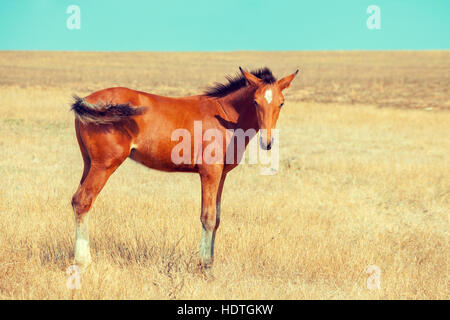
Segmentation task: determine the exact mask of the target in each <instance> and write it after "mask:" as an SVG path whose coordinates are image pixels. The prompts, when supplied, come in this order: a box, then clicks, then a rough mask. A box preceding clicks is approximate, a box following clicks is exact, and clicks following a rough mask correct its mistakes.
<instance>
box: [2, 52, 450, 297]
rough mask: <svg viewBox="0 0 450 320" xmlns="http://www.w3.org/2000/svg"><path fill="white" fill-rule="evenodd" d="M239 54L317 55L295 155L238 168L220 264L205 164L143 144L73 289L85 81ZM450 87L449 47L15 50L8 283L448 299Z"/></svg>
mask: <svg viewBox="0 0 450 320" xmlns="http://www.w3.org/2000/svg"><path fill="white" fill-rule="evenodd" d="M239 65H241V66H243V67H247V68H249V69H251V68H254V67H259V66H264V65H267V66H269V67H271V68H272V69H273V71H274V73H275V75H277V76H281V75H285V74H288V73H291V72H293V71H295V69H296V68H297V67H299V68H300V69H301V72H300V77H299V78H298V79H296V80H295V81H294V82H293V86H292V87H291V88H290V89H288V93H287V94H286V105H285V107H284V109H283V111H282V113H281V116H280V120H279V122H278V128H279V129H280V143H281V145H280V157H281V159H280V170H279V172H278V173H277V174H276V175H274V176H261V175H259V167H258V166H255V165H243V166H240V167H238V168H237V169H235V170H234V171H233V172H232V173H231V174H229V176H228V179H227V181H226V184H225V188H224V194H223V203H222V219H221V221H222V222H221V226H220V228H219V231H218V236H217V244H216V256H215V266H214V269H213V277H209V278H205V277H204V275H202V274H201V273H199V271H198V270H197V268H196V264H197V261H198V260H197V256H198V248H199V241H200V231H201V225H200V220H199V217H200V179H199V178H198V177H197V176H195V175H191V174H168V173H162V172H158V171H154V170H148V169H146V168H144V167H142V166H140V165H138V164H136V163H134V162H132V160H127V161H126V162H125V163H124V164H123V165H122V166H121V167H120V168H119V169H118V170H117V172H115V173H114V175H113V176H112V177H111V178H110V180H109V181H108V183H107V184H106V186H105V188H104V190H103V191H102V192H101V193H100V196H99V198H98V199H97V201H96V203H95V205H94V208H93V209H92V210H91V212H90V217H91V218H90V228H91V246H92V255H93V264H92V265H91V267H90V269H89V270H88V272H87V274H86V275H84V277H83V280H82V289H81V290H75V291H71V290H68V289H67V287H66V280H67V274H66V272H65V270H66V268H67V267H68V266H70V265H71V263H72V259H73V245H74V219H73V213H72V208H71V206H70V200H71V197H72V194H73V193H74V192H75V190H76V188H77V186H78V183H79V179H80V177H81V173H82V159H81V155H80V151H79V148H78V145H77V142H76V138H75V133H74V129H73V115H72V114H71V113H70V112H69V111H68V109H69V104H70V101H71V95H72V94H74V93H76V94H78V95H81V96H83V95H86V94H88V93H90V92H91V91H94V90H98V89H101V88H104V87H111V86H118V85H120V86H127V87H131V88H135V89H138V90H143V91H149V92H152V93H156V94H162V95H173V96H183V95H190V94H197V93H200V92H201V90H202V89H203V88H204V87H206V86H208V85H210V84H212V83H213V82H214V81H223V76H224V74H229V73H234V72H236V71H237V67H238V66H239ZM449 86H450V52H448V51H446V52H393V53H387V52H334V53H330V52H289V53H288V52H286V53H270V52H268V53H262V52H242V53H46V52H0V148H1V150H2V157H0V181H1V182H0V219H1V223H0V299H49V298H50V299H72V298H75V299H338V298H343V299H406V298H410V299H448V298H450V294H449V288H448V267H449V266H448V263H449V252H450V251H449V249H450V248H449V242H448V239H449V235H448V230H449V226H450V225H449V212H450V160H449V159H450V135H449V128H450V112H449V111H448V110H450V90H449ZM380 107H381V108H380ZM186 191H188V192H186ZM169 213H170V215H169ZM369 265H377V266H379V267H380V269H381V289H380V290H369V289H368V288H367V286H366V280H367V277H368V274H366V272H365V270H366V268H367V267H368V266H369Z"/></svg>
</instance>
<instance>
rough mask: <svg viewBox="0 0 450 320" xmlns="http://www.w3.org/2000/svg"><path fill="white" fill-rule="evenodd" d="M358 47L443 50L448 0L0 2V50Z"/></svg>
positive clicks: (449, 44) (449, 30)
mask: <svg viewBox="0 0 450 320" xmlns="http://www.w3.org/2000/svg"><path fill="white" fill-rule="evenodd" d="M69 5H78V6H79V7H80V9H81V29H79V30H69V29H68V28H67V27H66V20H67V18H68V17H69V14H67V13H66V9H67V7H68V6H69ZM369 5H377V6H378V7H379V8H380V10H381V29H380V30H369V29H368V28H367V26H366V20H367V18H368V17H369V14H367V13H366V9H367V7H368V6H369ZM357 49H364V50H399V49H400V50H401V49H409V50H421V49H450V0H370V1H365V0H341V1H338V0H316V1H312V0H311V1H302V0H293V1H283V0H278V1H275V0H270V1H269V0H223V1H215V0H183V1H181V0H166V1H163V0H158V1H154V0H127V1H116V0H70V1H65V0H20V1H19V0H0V50H83V51H84V50H90V51H138V50H145V51H229V50H357Z"/></svg>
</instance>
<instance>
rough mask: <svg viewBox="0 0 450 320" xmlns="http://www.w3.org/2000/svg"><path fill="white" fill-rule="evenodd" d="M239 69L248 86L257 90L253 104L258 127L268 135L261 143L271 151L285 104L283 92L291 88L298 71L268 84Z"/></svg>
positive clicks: (262, 138) (261, 138)
mask: <svg viewBox="0 0 450 320" xmlns="http://www.w3.org/2000/svg"><path fill="white" fill-rule="evenodd" d="M239 69H240V70H241V72H242V74H243V75H244V77H245V79H246V80H247V84H248V85H250V86H253V87H254V88H255V89H256V90H255V95H254V100H253V104H254V105H255V108H256V115H257V118H258V125H259V128H260V129H263V130H266V134H265V135H264V134H262V135H261V137H260V140H259V143H260V145H261V147H262V148H263V149H265V150H270V149H271V148H272V142H273V138H272V129H274V128H275V126H276V124H277V120H278V115H279V114H280V110H281V107H283V104H284V96H283V92H282V91H283V90H284V89H286V88H288V87H289V85H290V84H291V81H292V80H294V78H295V76H296V75H297V73H298V70H297V71H296V72H295V73H293V74H291V75H289V76H286V77H284V78H282V79H280V80H278V81H269V82H268V81H263V80H262V79H260V78H258V77H257V76H255V75H253V74H251V73H249V72H246V71H244V70H242V68H239Z"/></svg>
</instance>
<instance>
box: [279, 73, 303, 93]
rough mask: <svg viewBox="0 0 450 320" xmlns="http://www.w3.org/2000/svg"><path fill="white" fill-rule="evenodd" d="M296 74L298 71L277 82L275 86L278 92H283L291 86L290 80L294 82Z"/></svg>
mask: <svg viewBox="0 0 450 320" xmlns="http://www.w3.org/2000/svg"><path fill="white" fill-rule="evenodd" d="M297 73H298V69H297V71H295V72H294V73H293V74H291V75H289V76H286V77H284V78H282V79H280V80H278V81H277V84H278V87H279V88H280V90H284V89H286V88H289V86H290V85H291V82H292V80H294V78H295V76H296V75H297Z"/></svg>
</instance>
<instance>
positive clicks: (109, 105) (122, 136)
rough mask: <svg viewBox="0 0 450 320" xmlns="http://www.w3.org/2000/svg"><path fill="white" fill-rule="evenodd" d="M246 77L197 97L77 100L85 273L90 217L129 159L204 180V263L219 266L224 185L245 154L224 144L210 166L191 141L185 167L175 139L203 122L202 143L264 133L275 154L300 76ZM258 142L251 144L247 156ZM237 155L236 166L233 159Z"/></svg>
mask: <svg viewBox="0 0 450 320" xmlns="http://www.w3.org/2000/svg"><path fill="white" fill-rule="evenodd" d="M240 71H241V74H240V75H238V76H236V77H234V78H231V77H228V82H227V83H226V84H217V85H216V86H215V87H212V88H210V89H208V90H207V91H206V92H205V93H204V94H202V95H198V96H190V97H183V98H169V97H163V96H158V95H153V94H149V93H145V92H139V91H135V90H131V89H127V88H109V89H104V90H100V91H97V92H94V93H92V94H91V95H89V96H87V97H85V98H83V99H82V98H78V97H75V103H74V104H73V105H72V110H73V111H74V113H75V131H76V136H77V140H78V144H79V146H80V149H81V154H82V157H83V161H84V170H83V175H82V178H81V181H80V185H79V187H78V190H77V191H76V192H75V194H74V195H73V198H72V206H73V210H74V213H75V219H76V242H75V263H76V264H78V265H79V266H80V267H81V268H83V269H84V268H85V267H86V266H87V265H88V264H89V263H90V262H91V254H90V249H89V232H88V212H89V209H90V208H91V206H92V204H93V202H94V201H95V199H96V197H97V196H98V194H99V192H100V191H101V190H102V188H103V186H104V185H105V183H106V181H107V180H108V178H109V176H110V175H111V174H112V173H113V172H114V171H115V170H116V169H117V168H118V167H119V166H120V165H121V164H122V162H123V161H125V159H126V158H128V157H129V158H131V159H133V160H135V161H137V162H139V163H141V164H143V165H145V166H147V167H149V168H152V169H157V170H163V171H168V172H196V173H198V174H199V175H200V178H201V190H202V208H201V216H200V220H201V223H202V238H201V243H200V263H201V265H202V266H204V267H208V266H211V265H212V262H213V253H214V240H215V236H216V231H217V228H218V227H219V222H220V201H221V196H222V190H223V185H224V182H225V178H226V175H227V173H228V172H229V171H230V170H232V169H233V168H234V167H236V166H237V165H238V164H239V161H240V159H239V153H238V152H237V149H238V146H237V145H236V144H230V141H229V140H228V141H221V142H219V149H216V151H219V152H218V154H219V155H220V156H219V158H220V159H218V160H220V161H217V159H216V161H214V162H212V163H211V162H208V161H202V159H201V158H202V154H203V152H205V151H206V149H207V148H208V143H204V142H203V143H202V144H198V143H197V142H196V141H195V139H190V140H189V141H191V142H190V144H189V145H188V150H186V149H184V150H183V159H185V161H181V162H180V161H174V158H173V155H174V150H175V148H176V146H177V144H178V142H179V141H178V140H175V141H174V139H173V133H174V132H176V131H177V130H180V129H182V130H184V131H183V132H187V133H188V134H190V135H191V136H193V135H194V134H195V128H194V127H195V123H199V122H200V123H201V132H200V134H201V135H202V137H203V134H204V133H205V132H206V131H208V130H210V129H213V130H215V131H216V132H219V133H221V134H222V135H223V136H227V133H228V136H229V135H230V133H229V132H233V130H234V131H236V130H237V129H242V130H243V131H247V130H249V129H253V130H254V131H255V132H257V131H258V130H260V129H264V130H265V132H266V134H265V135H264V136H263V135H261V138H260V145H261V147H262V148H263V149H265V150H268V149H270V148H271V145H272V142H273V139H272V129H274V128H275V125H276V122H277V119H278V115H279V113H280V110H281V107H282V105H283V103H284V97H283V94H282V91H283V90H284V89H286V88H287V87H289V85H290V83H291V81H292V80H293V79H294V77H295V76H296V74H297V73H298V70H297V72H295V73H293V74H291V75H289V76H287V77H284V78H282V79H280V80H278V81H277V80H276V79H275V77H274V76H273V74H272V72H271V71H270V70H269V69H267V68H264V69H259V70H256V71H253V72H246V71H244V70H242V69H241V68H240ZM230 130H231V131H230ZM227 131H228V132H227ZM251 138H252V136H250V137H249V139H246V140H245V145H244V149H245V147H246V146H247V144H248V143H249V140H250V139H251ZM231 139H233V137H232V138H231ZM211 143H213V142H211ZM215 147H217V141H216V145H215ZM230 152H233V157H232V159H233V161H229V158H227V154H229V153H230ZM226 158H227V159H228V160H227V161H226V160H225V159H226Z"/></svg>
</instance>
